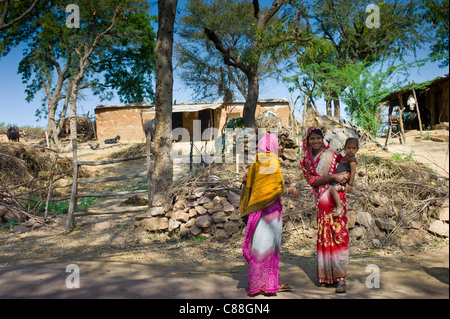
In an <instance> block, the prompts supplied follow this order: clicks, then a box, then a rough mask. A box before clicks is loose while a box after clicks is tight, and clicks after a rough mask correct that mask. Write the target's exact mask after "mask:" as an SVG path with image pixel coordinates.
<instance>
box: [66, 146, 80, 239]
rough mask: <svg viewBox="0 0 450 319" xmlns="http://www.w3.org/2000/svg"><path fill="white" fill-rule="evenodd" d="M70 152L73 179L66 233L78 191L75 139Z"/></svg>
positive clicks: (70, 227) (70, 226)
mask: <svg viewBox="0 0 450 319" xmlns="http://www.w3.org/2000/svg"><path fill="white" fill-rule="evenodd" d="M72 153H73V181H72V193H71V194H70V204H69V211H68V212H67V223H66V233H69V232H71V231H72V230H73V227H74V217H73V212H74V211H75V209H76V207H77V191H78V158H77V140H76V139H72Z"/></svg>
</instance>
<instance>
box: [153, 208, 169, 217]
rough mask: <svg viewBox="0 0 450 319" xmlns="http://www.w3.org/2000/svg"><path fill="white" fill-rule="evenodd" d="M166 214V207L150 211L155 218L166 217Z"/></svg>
mask: <svg viewBox="0 0 450 319" xmlns="http://www.w3.org/2000/svg"><path fill="white" fill-rule="evenodd" d="M165 214H166V212H165V211H164V207H162V206H158V207H152V208H151V209H150V215H152V216H153V217H156V216H164V215H165Z"/></svg>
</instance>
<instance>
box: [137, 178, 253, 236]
mask: <svg viewBox="0 0 450 319" xmlns="http://www.w3.org/2000/svg"><path fill="white" fill-rule="evenodd" d="M239 196H240V193H239V192H238V189H237V190H236V191H233V190H225V191H224V190H217V191H216V190H214V188H209V187H197V188H194V189H193V191H192V192H191V193H189V194H181V195H177V196H175V198H174V199H173V200H172V202H174V204H173V205H169V204H166V205H164V206H159V207H153V208H152V209H151V210H150V211H149V212H148V213H145V214H142V215H139V216H136V226H139V227H142V228H143V229H145V230H147V231H150V232H158V231H161V232H169V233H171V234H177V233H178V234H179V236H180V237H191V236H206V237H209V236H213V235H214V236H215V237H216V238H219V239H222V238H228V237H230V236H231V235H233V234H235V233H239V232H240V231H242V229H243V228H244V227H245V223H244V222H243V221H242V220H241V217H240V211H239Z"/></svg>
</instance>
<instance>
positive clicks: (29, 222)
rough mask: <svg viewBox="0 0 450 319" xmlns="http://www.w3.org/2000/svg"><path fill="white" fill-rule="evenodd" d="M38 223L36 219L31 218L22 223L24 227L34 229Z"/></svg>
mask: <svg viewBox="0 0 450 319" xmlns="http://www.w3.org/2000/svg"><path fill="white" fill-rule="evenodd" d="M36 223H37V221H36V219H34V218H30V219H29V220H27V221H26V222H24V223H22V225H23V226H25V227H32V226H33V225H34V224H36Z"/></svg>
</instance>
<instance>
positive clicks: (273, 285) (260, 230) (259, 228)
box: [242, 198, 283, 294]
mask: <svg viewBox="0 0 450 319" xmlns="http://www.w3.org/2000/svg"><path fill="white" fill-rule="evenodd" d="M282 227H283V206H282V204H281V198H277V199H276V200H275V201H274V202H273V203H272V204H270V205H269V206H267V207H266V208H264V209H262V210H260V211H257V212H255V213H252V214H250V215H249V218H248V222H247V229H246V232H245V237H244V243H243V247H242V251H243V254H244V258H245V260H246V261H247V263H248V278H247V281H248V290H247V293H249V294H256V293H258V292H264V293H275V292H277V291H278V290H279V286H280V285H281V282H280V280H279V277H278V272H279V266H280V249H281V231H282Z"/></svg>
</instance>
